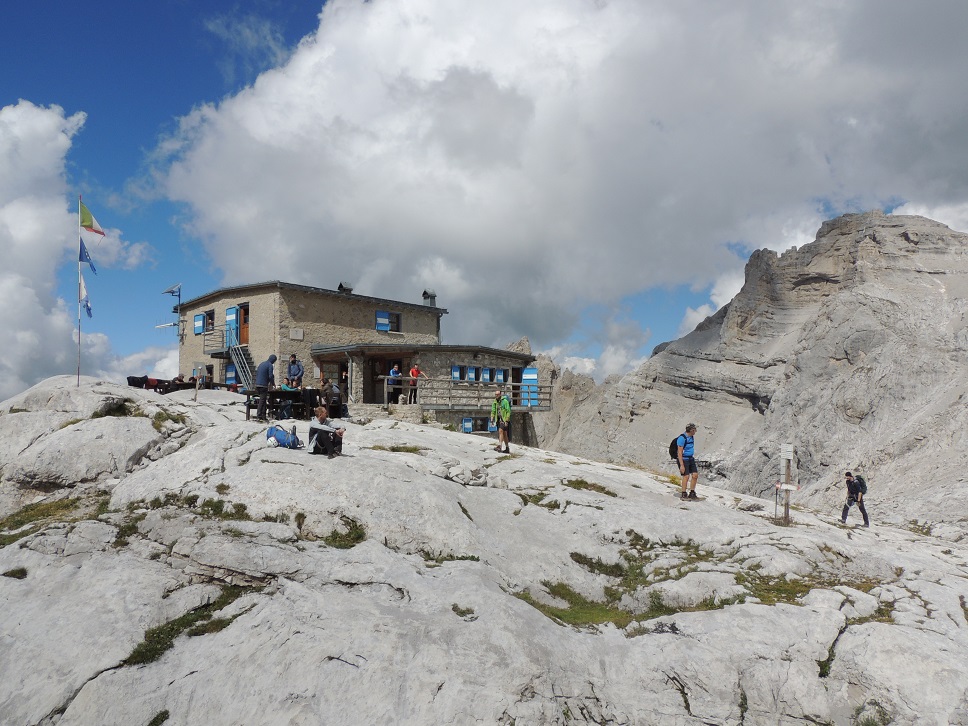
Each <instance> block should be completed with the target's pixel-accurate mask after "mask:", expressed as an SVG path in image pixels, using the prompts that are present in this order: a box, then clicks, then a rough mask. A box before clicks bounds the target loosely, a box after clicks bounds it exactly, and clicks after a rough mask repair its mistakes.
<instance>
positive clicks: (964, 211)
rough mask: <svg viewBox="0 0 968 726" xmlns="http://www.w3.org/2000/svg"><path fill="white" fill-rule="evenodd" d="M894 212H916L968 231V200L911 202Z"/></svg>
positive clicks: (954, 227)
mask: <svg viewBox="0 0 968 726" xmlns="http://www.w3.org/2000/svg"><path fill="white" fill-rule="evenodd" d="M893 214H916V215H918V216H920V217H927V218H928V219H933V220H935V221H936V222H941V223H942V224H946V225H948V226H949V227H951V229H954V230H957V231H958V232H968V201H965V202H961V203H960V204H920V203H915V202H909V203H907V204H902V205H901V206H900V207H898V208H897V209H895V210H894V212H893Z"/></svg>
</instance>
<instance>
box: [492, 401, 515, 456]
mask: <svg viewBox="0 0 968 726" xmlns="http://www.w3.org/2000/svg"><path fill="white" fill-rule="evenodd" d="M491 423H493V424H496V425H497V446H495V447H494V449H495V451H503V452H504V453H505V454H510V453H511V402H510V401H509V400H508V397H507V396H505V395H504V394H503V393H502V391H501V389H500V388H498V389H497V390H496V391H495V392H494V402H493V403H491Z"/></svg>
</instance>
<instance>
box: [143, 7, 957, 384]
mask: <svg viewBox="0 0 968 726" xmlns="http://www.w3.org/2000/svg"><path fill="white" fill-rule="evenodd" d="M908 5H909V4H904V3H901V2H896V1H893V0H891V1H886V0H885V1H879V2H876V3H875V2H873V0H866V1H862V0H858V2H855V3H849V4H843V3H807V4H800V5H796V6H791V5H789V4H782V3H780V4H777V3H739V4H737V3H720V4H712V5H710V4H708V3H695V2H682V3H675V4H670V3H666V2H658V1H657V0H655V1H652V2H650V1H647V0H642V1H641V2H638V1H637V2H633V1H632V0H614V1H612V2H608V3H597V2H590V1H588V0H534V1H533V2H530V3H524V4H522V3H520V2H516V1H513V0H493V1H492V2H488V3H477V4H460V5H459V6H458V5H454V4H453V3H450V2H446V1H445V0H412V1H411V2H407V3H395V2H387V1H385V0H374V1H373V2H357V1H356V0H330V2H327V3H326V4H325V6H324V7H323V12H322V14H321V16H320V18H321V21H320V26H319V29H318V31H317V32H316V33H315V34H314V35H312V36H311V37H308V38H306V39H305V40H304V41H303V42H302V43H301V44H300V45H299V46H298V48H296V49H295V51H294V52H293V54H292V55H291V57H290V58H289V60H288V61H287V62H286V63H285V64H284V65H281V66H280V67H278V68H276V69H273V70H270V71H267V72H265V73H263V74H262V75H261V76H260V77H259V79H258V80H257V81H256V83H255V84H253V86H252V87H250V88H246V89H245V90H243V91H241V92H240V93H238V94H236V95H235V96H233V97H230V98H227V99H225V100H223V101H222V102H220V103H219V104H217V105H216V104H209V105H204V106H201V107H199V108H197V109H196V110H195V111H194V112H193V113H192V114H190V115H189V116H187V117H185V118H184V119H182V121H181V124H180V127H179V130H178V132H177V133H176V134H175V135H174V136H173V137H172V138H171V139H169V140H167V141H166V142H165V143H164V144H162V145H161V146H160V147H159V149H158V152H157V156H156V161H157V160H161V166H160V167H158V169H159V172H160V174H161V178H162V179H163V180H164V185H165V189H166V192H167V194H168V195H169V196H170V197H171V198H172V199H175V200H179V201H182V202H184V203H185V204H186V205H188V207H189V212H190V222H189V227H190V230H191V231H192V232H193V233H195V234H197V235H199V236H200V237H201V238H202V239H203V240H204V244H205V246H206V247H207V251H208V253H209V254H210V255H211V258H212V259H213V260H214V261H215V263H216V265H217V266H219V267H220V268H221V269H222V270H223V271H224V282H225V283H227V284H235V283H240V282H250V281H254V280H256V279H273V278H280V279H286V280H292V281H294V282H301V283H306V284H313V285H319V286H322V287H335V286H336V284H337V283H338V282H339V281H340V280H348V281H350V282H355V283H356V290H357V292H359V293H361V294H371V295H380V296H387V297H392V298H397V299H402V300H413V301H418V300H419V294H420V292H421V290H422V289H423V288H425V287H433V288H434V289H436V290H437V292H438V295H439V297H438V302H439V303H440V304H441V305H443V306H444V307H448V308H449V309H450V310H451V315H449V316H447V317H446V318H445V319H444V336H445V338H446V340H447V342H465V341H467V342H471V341H473V342H480V343H484V344H489V343H490V344H499V343H500V341H504V340H509V339H515V338H517V337H519V336H520V335H523V334H527V335H528V336H529V337H530V338H531V340H532V342H533V343H534V344H535V345H536V347H537V348H541V347H542V346H548V345H553V344H555V343H557V342H559V341H561V340H564V339H568V338H569V336H571V335H572V334H573V333H574V332H575V330H576V326H578V325H579V324H580V320H581V311H582V310H583V309H584V308H585V307H586V306H588V305H592V304H595V305H604V306H614V305H617V304H621V301H622V300H623V298H624V297H626V296H630V295H634V294H636V293H639V292H641V291H643V290H646V289H649V288H650V287H655V286H657V285H663V286H667V287H676V286H678V285H682V284H688V285H692V286H694V289H705V288H706V287H709V286H713V294H712V298H711V300H710V302H709V303H708V305H703V306H700V307H699V308H697V309H694V310H691V311H690V312H689V319H690V320H694V319H696V318H698V317H699V316H704V315H705V314H706V313H707V312H712V311H713V310H714V309H715V308H716V307H718V306H720V305H722V304H723V303H724V302H726V301H727V300H728V296H729V294H730V291H732V290H735V289H737V286H736V284H735V282H736V279H737V278H736V275H737V274H738V272H739V266H740V263H739V258H738V256H737V254H736V253H735V252H734V251H733V250H740V251H748V250H750V249H754V248H757V247H770V248H772V249H778V250H783V249H786V248H788V247H790V246H791V245H801V244H803V243H805V242H807V241H809V240H811V239H812V238H813V236H814V233H815V232H816V230H817V228H818V227H819V225H820V223H821V222H822V221H823V219H824V218H826V217H829V216H833V215H834V214H836V213H839V212H841V211H856V210H858V209H864V208H868V207H875V206H878V207H879V206H881V205H883V204H885V203H887V202H888V200H897V199H907V198H912V199H913V198H921V199H924V200H925V204H928V205H930V206H931V207H932V208H938V207H939V206H940V205H941V204H942V203H944V204H951V205H958V204H962V203H963V202H964V200H965V199H968V171H966V170H968V163H966V162H968V147H966V146H965V145H964V144H963V143H962V141H963V139H964V138H965V136H966V135H968V113H965V111H966V110H968V109H966V108H965V107H964V106H965V102H964V98H963V97H962V96H960V95H959V94H953V93H951V92H950V89H951V88H958V87H960V85H961V83H962V79H961V77H960V74H961V70H960V69H961V68H964V67H965V66H966V65H968V46H965V44H963V43H961V42H960V41H958V40H957V33H956V32H955V29H957V28H960V27H964V21H965V20H968V6H959V5H956V4H949V5H946V6H945V8H944V10H943V11H941V10H937V11H935V12H932V13H927V14H923V16H918V17H917V19H915V16H914V11H913V10H912V9H911V8H910V7H909V6H908ZM912 34H913V36H912ZM925 78H930V79H931V82H930V83H926V82H924V79H925ZM166 163H167V164H169V166H167V167H166V166H165V164H166ZM933 199H935V200H937V201H936V202H932V200H933ZM253 260H258V261H259V264H258V265H253V264H252V261H253ZM586 342H590V343H592V342H593V343H594V344H595V345H596V346H597V347H598V349H599V350H601V351H603V353H602V358H601V359H600V360H599V361H598V362H597V363H596V369H597V370H599V372H600V371H601V370H603V369H605V368H610V369H611V368H618V367H620V361H622V360H625V361H626V363H624V364H621V365H630V364H631V362H633V361H635V360H637V359H638V357H639V356H640V355H641V354H640V353H639V352H638V345H637V344H636V342H635V341H634V340H633V342H632V343H631V344H623V343H622V342H621V341H617V342H616V340H604V341H603V340H597V341H593V339H592V338H591V337H589V338H588V341H586ZM574 355H575V356H576V357H577V358H588V357H590V356H589V355H587V353H585V352H582V351H574Z"/></svg>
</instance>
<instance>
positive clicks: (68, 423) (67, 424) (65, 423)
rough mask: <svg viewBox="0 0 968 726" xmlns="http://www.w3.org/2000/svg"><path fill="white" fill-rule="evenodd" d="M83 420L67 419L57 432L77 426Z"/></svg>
mask: <svg viewBox="0 0 968 726" xmlns="http://www.w3.org/2000/svg"><path fill="white" fill-rule="evenodd" d="M83 420H84V419H82V418H72V419H68V420H67V421H65V422H64V423H62V424H61V425H60V426H59V427H58V430H60V429H66V428H67V427H68V426H73V425H74V424H79V423H80V422H81V421H83Z"/></svg>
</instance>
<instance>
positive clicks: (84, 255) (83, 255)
mask: <svg viewBox="0 0 968 726" xmlns="http://www.w3.org/2000/svg"><path fill="white" fill-rule="evenodd" d="M77 261H78V262H86V263H87V264H89V265H90V266H91V272H93V273H94V274H95V275H96V274H97V270H96V269H94V261H93V260H92V259H91V255H90V253H89V252H88V251H87V245H85V244H84V240H81V251H80V252H79V253H78V256H77Z"/></svg>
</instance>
